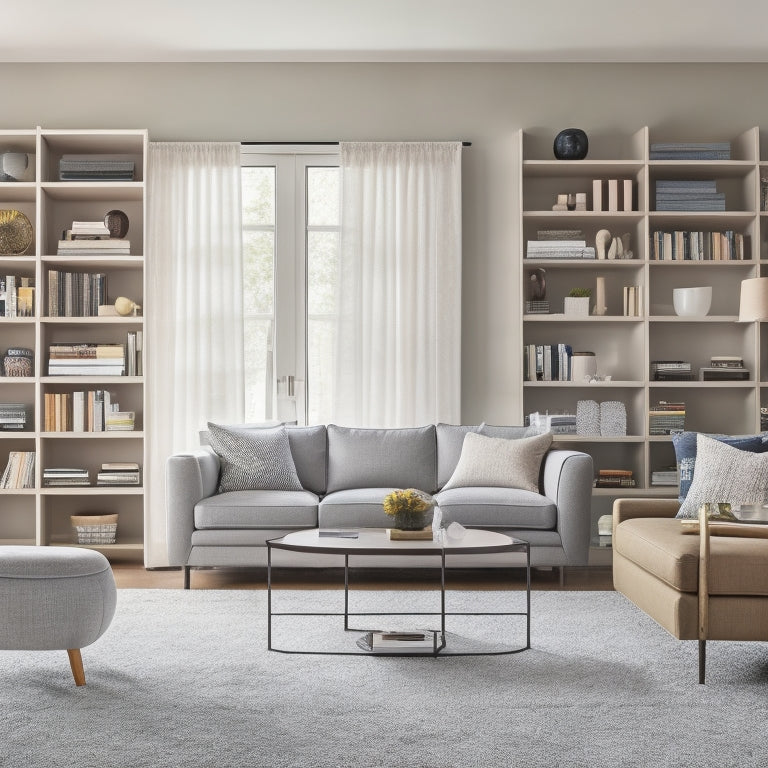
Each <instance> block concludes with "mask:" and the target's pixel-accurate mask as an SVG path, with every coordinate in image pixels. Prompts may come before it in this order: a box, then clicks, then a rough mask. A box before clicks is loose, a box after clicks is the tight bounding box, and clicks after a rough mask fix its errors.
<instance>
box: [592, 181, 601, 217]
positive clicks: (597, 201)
mask: <svg viewBox="0 0 768 768" xmlns="http://www.w3.org/2000/svg"><path fill="white" fill-rule="evenodd" d="M592 210H593V211H602V210H603V180H602V179H593V180H592Z"/></svg>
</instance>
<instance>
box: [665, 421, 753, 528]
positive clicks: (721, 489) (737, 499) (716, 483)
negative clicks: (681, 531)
mask: <svg viewBox="0 0 768 768" xmlns="http://www.w3.org/2000/svg"><path fill="white" fill-rule="evenodd" d="M766 500H768V454H765V453H751V452H750V451H742V450H739V449H738V448H734V447H733V446H730V445H726V444H725V443H723V442H721V441H720V440H714V439H713V438H711V437H707V436H706V435H702V434H699V435H697V437H696V474H695V475H694V476H693V482H692V483H691V487H690V489H689V490H688V495H687V496H686V497H685V501H684V502H683V504H682V506H681V507H680V510H679V511H678V513H677V517H680V518H695V517H697V516H698V510H699V507H700V506H701V505H702V504H704V503H706V502H715V503H718V502H719V503H723V502H727V503H730V504H762V503H763V502H765V501H766Z"/></svg>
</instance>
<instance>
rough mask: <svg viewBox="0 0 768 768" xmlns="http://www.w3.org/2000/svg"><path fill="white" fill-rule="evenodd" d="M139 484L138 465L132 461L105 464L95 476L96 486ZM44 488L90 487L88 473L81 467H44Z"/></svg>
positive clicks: (114, 486)
mask: <svg viewBox="0 0 768 768" xmlns="http://www.w3.org/2000/svg"><path fill="white" fill-rule="evenodd" d="M140 484H141V479H140V469H139V465H138V464H137V463H136V462H133V461H113V462H105V463H103V464H102V465H101V469H100V470H99V471H98V472H97V474H96V485H98V486H108V487H111V488H117V487H121V486H137V485H140ZM43 485H44V486H45V487H46V488H77V487H84V486H90V485H91V475H90V472H89V471H88V470H87V469H85V468H83V467H46V468H45V469H43Z"/></svg>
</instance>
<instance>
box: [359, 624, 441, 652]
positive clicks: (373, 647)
mask: <svg viewBox="0 0 768 768" xmlns="http://www.w3.org/2000/svg"><path fill="white" fill-rule="evenodd" d="M357 646H358V647H359V648H362V649H363V650H364V651H370V652H371V653H403V654H411V653H434V652H435V650H436V649H437V648H439V647H440V643H439V642H438V640H437V633H436V632H434V631H431V630H430V631H428V632H366V633H365V634H364V635H363V636H362V637H361V638H360V639H359V640H358V641H357Z"/></svg>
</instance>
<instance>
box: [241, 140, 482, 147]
mask: <svg viewBox="0 0 768 768" xmlns="http://www.w3.org/2000/svg"><path fill="white" fill-rule="evenodd" d="M240 144H242V145H243V146H253V147H258V146H260V145H272V146H280V145H286V146H289V145H295V144H303V145H305V146H309V147H338V146H339V142H338V141H241V142H240ZM461 146H462V147H471V146H472V142H471V141H462V142H461Z"/></svg>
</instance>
